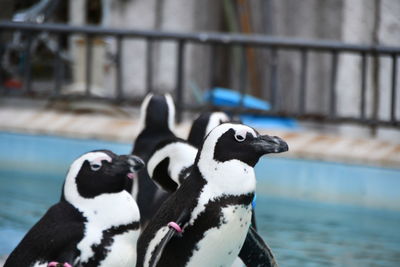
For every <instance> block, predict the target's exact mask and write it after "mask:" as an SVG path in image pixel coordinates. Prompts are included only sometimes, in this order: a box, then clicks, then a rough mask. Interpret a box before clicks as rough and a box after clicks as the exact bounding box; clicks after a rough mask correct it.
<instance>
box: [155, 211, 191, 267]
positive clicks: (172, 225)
mask: <svg viewBox="0 0 400 267" xmlns="http://www.w3.org/2000/svg"><path fill="white" fill-rule="evenodd" d="M188 218H189V212H188V211H187V210H184V211H183V212H182V213H181V215H180V216H179V218H178V220H176V222H169V223H168V227H169V230H168V232H167V234H166V235H165V236H164V238H163V239H162V240H161V242H160V243H159V244H158V246H157V247H156V249H155V250H154V251H153V253H152V255H151V258H150V264H149V267H156V266H157V264H158V261H159V260H160V258H161V255H162V253H163V251H164V249H165V247H166V245H167V244H168V242H169V241H170V240H171V238H172V237H174V236H177V235H178V236H180V235H181V233H182V228H181V227H180V226H179V224H181V225H182V224H184V222H185V220H187V219H188Z"/></svg>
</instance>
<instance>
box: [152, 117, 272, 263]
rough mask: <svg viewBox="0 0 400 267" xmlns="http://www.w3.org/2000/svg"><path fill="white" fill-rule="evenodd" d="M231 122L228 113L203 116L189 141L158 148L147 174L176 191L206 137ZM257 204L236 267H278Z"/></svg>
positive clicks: (195, 123) (196, 124) (194, 123)
mask: <svg viewBox="0 0 400 267" xmlns="http://www.w3.org/2000/svg"><path fill="white" fill-rule="evenodd" d="M230 120H232V118H231V117H230V116H228V115H227V114H226V113H224V112H203V113H201V114H200V115H199V116H198V118H196V119H195V120H194V122H193V124H192V127H191V130H190V133H189V137H188V141H185V140H182V139H179V138H175V139H169V140H166V141H163V142H161V143H160V144H158V145H157V146H156V149H155V150H154V153H153V154H152V155H151V156H150V158H149V160H148V163H147V172H148V174H149V175H150V177H151V178H152V179H153V181H154V182H155V183H156V184H157V185H159V186H160V187H162V188H163V189H164V190H165V191H168V192H170V193H172V192H174V191H176V189H177V188H178V187H179V186H180V185H181V184H182V182H183V180H184V179H185V178H186V177H187V176H188V175H189V173H190V171H191V168H192V167H193V164H194V160H195V157H196V154H197V149H198V148H199V146H200V145H201V143H202V142H203V139H204V138H205V136H206V135H207V134H208V133H209V132H210V131H211V130H212V129H213V128H215V127H216V126H218V125H220V124H222V123H224V122H227V121H230ZM194 148H196V149H194ZM255 202H256V201H255V198H254V200H253V209H252V220H251V226H250V228H249V232H248V234H247V236H246V240H245V243H244V244H243V247H242V249H241V251H240V254H239V256H240V257H239V258H238V259H237V260H236V261H235V264H234V266H244V265H246V266H264V267H271V266H277V265H276V260H275V257H274V255H273V253H272V251H271V249H270V248H269V247H268V245H267V244H266V243H265V242H264V240H263V238H262V237H261V236H259V234H258V233H257V228H256V218H255V211H254V205H255ZM160 205H161V203H160Z"/></svg>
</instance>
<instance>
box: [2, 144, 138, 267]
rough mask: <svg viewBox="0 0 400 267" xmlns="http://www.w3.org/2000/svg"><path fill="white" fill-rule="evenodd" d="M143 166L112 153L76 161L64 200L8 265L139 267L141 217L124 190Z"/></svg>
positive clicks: (89, 155)
mask: <svg viewBox="0 0 400 267" xmlns="http://www.w3.org/2000/svg"><path fill="white" fill-rule="evenodd" d="M143 167H144V163H143V161H142V160H141V159H140V158H138V157H136V156H132V155H120V156H118V155H116V154H114V153H113V152H111V151H108V150H97V151H92V152H88V153H86V154H83V155H82V156H80V157H79V158H77V159H76V160H75V161H74V162H73V163H72V165H71V166H70V169H69V171H68V173H67V175H66V178H65V181H64V185H63V189H62V194H61V199H60V201H59V202H58V203H56V204H55V205H53V206H52V207H50V208H49V209H48V211H47V212H46V213H45V215H44V216H43V217H42V218H41V219H40V220H39V221H38V222H37V223H36V224H35V225H34V226H33V227H32V228H31V229H30V230H29V231H28V233H27V234H26V235H25V236H24V238H23V239H22V241H21V242H20V243H19V244H18V245H17V247H16V248H15V249H14V250H13V251H12V253H11V254H10V256H9V257H8V258H7V260H6V262H5V265H4V266H5V267H15V266H21V267H24V266H34V267H42V266H44V267H46V266H63V267H70V266H82V267H84V266H126V267H128V266H135V264H136V241H137V239H138V236H139V220H140V214H139V209H138V206H137V204H136V202H135V200H134V199H133V198H132V196H131V195H130V194H129V193H128V192H126V190H125V186H126V183H127V181H128V180H130V179H132V178H134V173H135V172H137V171H138V170H139V169H141V168H143Z"/></svg>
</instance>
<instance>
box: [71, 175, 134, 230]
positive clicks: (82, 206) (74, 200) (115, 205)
mask: <svg viewBox="0 0 400 267" xmlns="http://www.w3.org/2000/svg"><path fill="white" fill-rule="evenodd" d="M64 198H65V201H67V202H69V203H70V204H72V205H73V206H74V207H75V208H76V209H78V210H79V211H80V212H82V213H83V215H84V216H85V217H86V219H87V221H89V222H95V223H96V224H98V225H101V226H102V227H103V228H104V229H107V228H109V227H112V226H117V225H125V224H129V223H131V222H134V221H139V219H140V213H139V208H138V206H137V204H136V202H135V200H134V199H133V197H132V196H131V195H130V194H129V193H128V192H127V191H125V190H122V191H120V192H117V193H104V194H101V195H98V196H96V197H94V198H84V197H82V196H81V195H79V192H78V190H77V185H76V183H75V182H74V180H72V179H67V180H66V183H65V185H64Z"/></svg>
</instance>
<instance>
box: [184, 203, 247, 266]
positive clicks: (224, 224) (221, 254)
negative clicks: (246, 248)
mask: <svg viewBox="0 0 400 267" xmlns="http://www.w3.org/2000/svg"><path fill="white" fill-rule="evenodd" d="M220 223H221V224H220V225H219V226H217V227H214V228H211V229H209V230H207V231H206V232H205V233H204V237H203V239H201V240H200V241H199V242H198V243H197V246H196V250H195V251H194V252H193V256H192V257H191V258H190V260H189V262H188V264H187V266H231V265H232V263H233V262H234V260H235V259H236V257H237V255H238V254H239V251H240V249H241V248H242V245H243V243H244V240H245V238H246V235H247V232H248V229H249V227H250V223H251V205H248V206H244V205H232V206H228V207H225V208H223V209H222V216H221V218H220Z"/></svg>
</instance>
